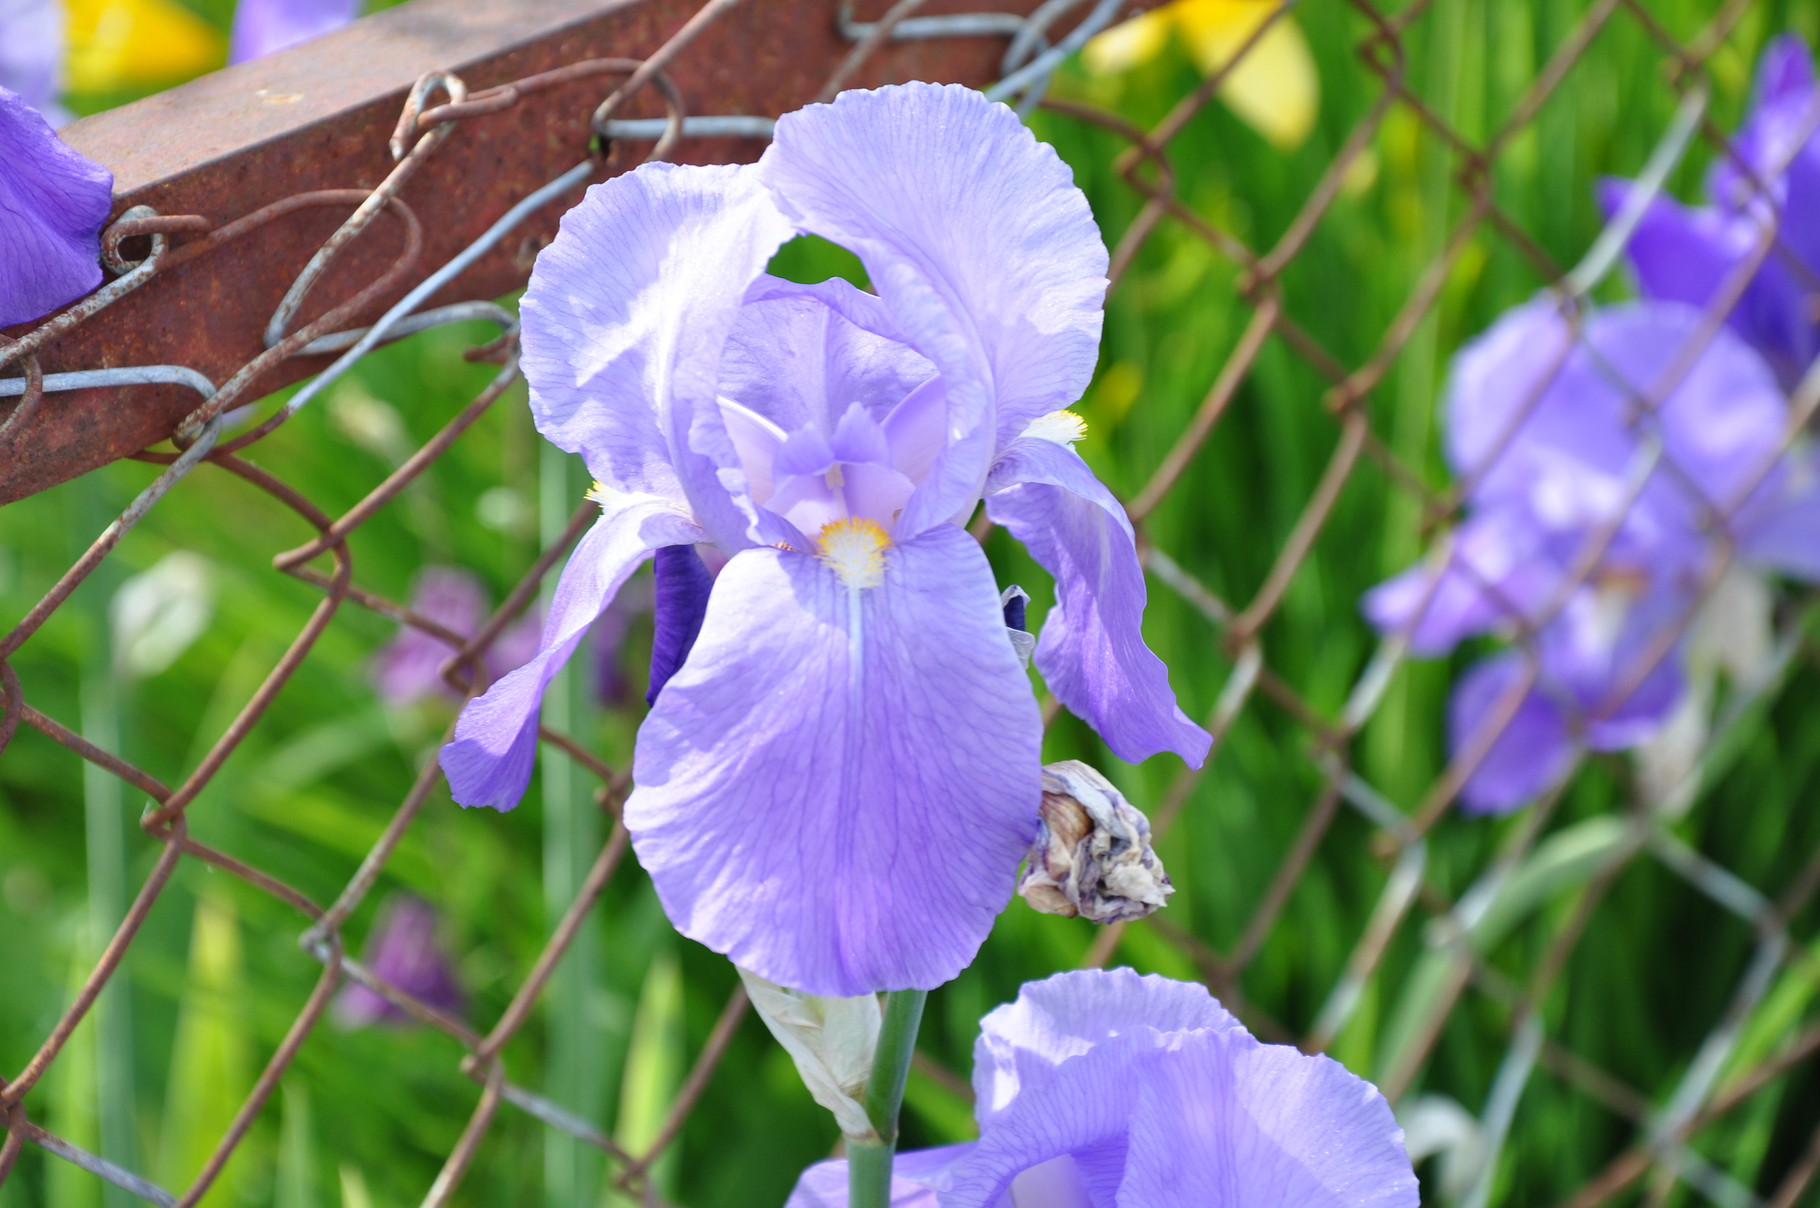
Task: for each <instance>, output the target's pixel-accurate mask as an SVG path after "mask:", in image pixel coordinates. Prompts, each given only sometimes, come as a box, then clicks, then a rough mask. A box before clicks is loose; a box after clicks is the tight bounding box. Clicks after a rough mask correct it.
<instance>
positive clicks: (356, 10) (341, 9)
mask: <svg viewBox="0 0 1820 1208" xmlns="http://www.w3.org/2000/svg"><path fill="white" fill-rule="evenodd" d="M359 15H360V0H240V3H239V4H238V5H236V6H235V9H234V33H233V37H232V38H231V39H230V42H229V48H228V62H230V63H244V62H246V61H247V60H248V59H257V58H259V57H260V56H262V55H269V54H272V53H273V52H274V51H280V50H283V49H284V48H285V47H287V46H295V45H296V44H297V43H299V42H305V41H308V40H309V39H311V38H316V37H321V36H322V35H323V34H326V33H328V32H329V31H331V30H336V29H340V28H341V27H342V26H344V25H346V24H347V23H348V22H350V21H352V20H353V19H354V18H355V17H357V16H359Z"/></svg>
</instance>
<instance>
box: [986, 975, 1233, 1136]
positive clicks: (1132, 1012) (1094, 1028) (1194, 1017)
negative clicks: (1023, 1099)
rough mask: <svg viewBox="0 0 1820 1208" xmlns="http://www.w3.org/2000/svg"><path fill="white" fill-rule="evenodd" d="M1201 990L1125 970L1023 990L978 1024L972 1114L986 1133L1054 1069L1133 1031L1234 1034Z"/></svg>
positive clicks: (1228, 1016)
mask: <svg viewBox="0 0 1820 1208" xmlns="http://www.w3.org/2000/svg"><path fill="white" fill-rule="evenodd" d="M1239 1026H1240V1024H1239V1021H1238V1020H1237V1019H1235V1018H1233V1016H1232V1013H1231V1012H1229V1011H1227V1010H1226V1008H1225V1007H1222V1006H1221V1005H1220V1004H1219V1002H1218V1001H1217V1000H1216V999H1215V998H1214V997H1213V995H1211V994H1209V993H1208V992H1207V987H1205V986H1202V985H1199V984H1197V983H1193V982H1180V981H1172V980H1170V979H1169V978H1166V977H1158V976H1157V975H1156V974H1145V975H1139V974H1138V973H1135V972H1133V971H1132V970H1130V969H1109V970H1105V971H1099V970H1092V971H1077V972H1073V973H1058V974H1056V975H1055V976H1053V977H1049V978H1045V979H1044V980H1042V981H1036V982H1028V983H1026V984H1025V985H1024V987H1023V989H1021V990H1020V991H1018V996H1017V999H1016V1000H1015V1001H1013V1002H1009V1003H1006V1004H1005V1005H1004V1006H1002V1007H998V1008H995V1009H994V1010H993V1011H992V1012H991V1013H990V1014H988V1015H987V1016H986V1018H985V1019H983V1020H981V1021H980V1038H979V1040H978V1041H977V1042H976V1043H975V1044H974V1046H973V1091H974V1097H975V1109H974V1110H975V1113H976V1114H977V1115H978V1116H979V1119H980V1123H981V1125H982V1126H985V1125H989V1124H990V1123H991V1122H992V1120H993V1119H994V1117H996V1116H997V1115H998V1113H999V1112H1001V1111H1003V1110H1004V1109H1005V1107H1006V1106H1007V1105H1008V1104H1010V1103H1011V1101H1012V1100H1013V1099H1015V1098H1016V1097H1017V1096H1018V1094H1019V1093H1020V1092H1022V1091H1024V1090H1028V1089H1030V1088H1032V1087H1037V1086H1041V1085H1042V1084H1043V1083H1045V1082H1047V1081H1048V1080H1049V1079H1050V1078H1051V1077H1052V1076H1053V1075H1054V1073H1055V1070H1056V1067H1057V1066H1059V1065H1060V1064H1061V1063H1062V1062H1064V1061H1067V1060H1068V1059H1069V1058H1071V1057H1079V1056H1081V1055H1082V1054H1083V1053H1087V1052H1090V1051H1092V1049H1093V1048H1094V1047H1095V1046H1096V1045H1099V1044H1101V1043H1103V1042H1105V1041H1107V1040H1110V1039H1112V1038H1113V1037H1114V1036H1118V1035H1121V1034H1123V1033H1126V1032H1129V1031H1132V1030H1133V1029H1134V1028H1135V1029H1139V1030H1142V1029H1145V1028H1154V1029H1156V1030H1158V1031H1162V1032H1181V1031H1193V1030H1197V1029H1211V1030H1214V1031H1219V1030H1223V1029H1226V1028H1236V1027H1239Z"/></svg>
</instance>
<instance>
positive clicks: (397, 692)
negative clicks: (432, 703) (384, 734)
mask: <svg viewBox="0 0 1820 1208" xmlns="http://www.w3.org/2000/svg"><path fill="white" fill-rule="evenodd" d="M410 607H411V611H412V612H414V613H417V614H418V615H419V616H421V617H423V618H424V619H425V620H429V621H434V622H436V623H437V624H438V625H441V626H442V627H443V628H444V629H447V630H449V631H450V632H451V633H458V634H460V635H462V636H463V637H472V636H473V635H474V634H475V633H476V632H478V631H479V629H480V626H481V623H482V622H483V621H485V620H486V615H487V595H486V589H485V588H484V587H482V586H481V583H480V580H479V579H477V578H476V577H475V576H474V575H473V574H471V573H470V572H468V571H465V570H462V569H460V568H459V567H452V566H430V567H425V568H424V570H423V572H422V573H421V574H419V575H418V577H417V582H416V584H415V586H413V587H412V589H411V602H410ZM537 631H538V624H537V621H536V619H535V618H533V617H524V618H521V619H520V620H518V621H516V622H514V623H513V624H511V625H508V626H506V628H505V630H504V631H503V632H501V633H500V635H499V637H498V638H497V639H496V640H495V641H494V642H493V644H492V645H490V646H488V647H487V650H486V653H485V654H484V655H483V656H482V662H483V663H484V664H485V666H486V670H487V678H488V679H489V680H495V679H498V678H499V677H500V676H502V675H504V674H506V673H507V672H508V671H511V670H512V669H513V668H515V667H520V666H523V665H524V663H525V661H526V660H528V659H529V658H530V657H531V656H532V655H533V654H535V653H536V651H537ZM458 649H459V647H456V646H451V645H450V644H449V643H447V642H445V641H443V640H442V639H441V638H439V637H436V636H434V635H433V634H428V633H425V632H424V631H423V630H421V629H418V628H417V627H416V626H414V625H403V626H400V627H399V630H398V635H397V636H396V637H394V638H393V639H392V640H391V641H390V642H389V643H387V644H386V647H385V648H384V649H383V650H381V651H380V652H379V654H378V656H377V657H376V658H375V659H374V661H373V684H374V686H375V687H376V688H378V689H379V695H380V698H381V699H383V700H384V701H385V702H386V703H388V704H393V705H407V704H410V703H411V702H412V701H416V700H422V699H424V698H425V697H430V696H442V697H447V698H449V699H451V700H458V699H460V694H459V693H457V692H456V691H455V689H454V688H452V687H450V686H449V684H448V681H446V680H444V679H443V678H442V674H441V668H442V665H443V663H445V662H447V661H448V659H449V657H450V656H451V655H453V654H455V653H456V651H457V650H458Z"/></svg>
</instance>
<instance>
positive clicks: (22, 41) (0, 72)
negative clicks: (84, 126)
mask: <svg viewBox="0 0 1820 1208" xmlns="http://www.w3.org/2000/svg"><path fill="white" fill-rule="evenodd" d="M62 62H63V7H62V6H61V5H60V4H58V3H56V0H0V88H10V89H12V90H13V91H14V92H16V93H18V94H19V98H20V99H21V100H23V101H24V102H25V103H26V104H28V105H30V106H31V107H32V108H33V109H36V110H37V111H38V112H39V113H42V114H44V116H45V119H46V120H47V121H49V122H51V123H52V124H53V125H55V124H59V123H60V122H61V120H62V119H63V113H62V111H61V110H59V109H57V108H56V107H55V104H54V102H55V100H56V97H57V69H58V67H59V66H61V64H62Z"/></svg>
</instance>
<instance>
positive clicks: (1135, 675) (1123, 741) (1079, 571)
mask: <svg viewBox="0 0 1820 1208" xmlns="http://www.w3.org/2000/svg"><path fill="white" fill-rule="evenodd" d="M987 490H988V494H987V496H986V512H987V514H988V515H989V516H991V517H992V519H993V521H994V523H997V524H1002V525H1004V526H1005V527H1006V528H1007V529H1009V530H1010V531H1011V535H1012V536H1014V537H1016V538H1017V539H1018V540H1019V541H1021V542H1023V544H1024V546H1025V548H1027V549H1028V550H1029V551H1030V553H1031V555H1032V556H1033V557H1034V558H1035V559H1036V560H1037V561H1038V562H1040V563H1041V564H1042V565H1043V567H1044V569H1046V570H1047V571H1049V573H1050V574H1052V575H1054V576H1055V590H1056V604H1055V607H1054V608H1052V609H1051V610H1050V612H1049V615H1048V617H1047V619H1045V621H1044V622H1043V628H1042V632H1041V634H1040V635H1039V636H1038V638H1037V643H1036V665H1037V668H1038V669H1039V670H1040V671H1041V672H1042V673H1043V679H1044V681H1045V682H1046V683H1047V684H1048V685H1049V687H1050V689H1051V690H1052V691H1053V692H1054V693H1055V694H1056V696H1057V697H1058V698H1060V700H1061V701H1062V703H1063V704H1065V705H1067V706H1068V707H1069V708H1070V709H1071V710H1073V711H1074V712H1075V713H1077V714H1079V715H1080V716H1081V717H1083V718H1085V719H1086V720H1087V721H1088V722H1089V723H1090V724H1092V726H1093V727H1094V729H1096V730H1098V731H1099V732H1100V734H1101V736H1103V737H1104V738H1105V739H1106V742H1107V745H1109V746H1110V747H1111V748H1112V749H1113V751H1114V752H1116V753H1117V754H1118V756H1119V758H1120V759H1124V760H1128V761H1130V762H1132V763H1136V762H1138V761H1139V760H1142V759H1145V758H1147V757H1148V756H1151V755H1154V754H1156V753H1157V752H1158V751H1174V752H1175V753H1176V754H1178V755H1180V756H1181V757H1182V758H1183V759H1184V760H1186V761H1187V762H1188V765H1189V766H1190V767H1199V766H1201V761H1202V760H1203V759H1205V758H1206V756H1207V750H1208V747H1209V746H1210V745H1211V744H1212V742H1213V738H1212V736H1211V735H1209V734H1208V733H1207V731H1205V730H1203V729H1201V727H1199V726H1197V725H1196V724H1195V723H1194V722H1192V721H1190V720H1189V718H1188V716H1187V714H1185V713H1183V712H1182V710H1181V708H1180V707H1179V706H1178V705H1177V704H1176V702H1175V693H1174V692H1173V691H1171V690H1170V687H1169V672H1168V669H1167V668H1166V667H1164V666H1163V660H1161V659H1159V658H1157V656H1156V655H1155V654H1153V653H1151V651H1150V648H1149V647H1148V646H1146V645H1145V644H1144V634H1143V628H1142V626H1143V619H1144V603H1145V599H1146V590H1145V586H1144V569H1143V567H1142V565H1141V564H1140V563H1139V562H1138V556H1137V537H1136V535H1135V533H1133V531H1132V528H1131V521H1130V520H1129V519H1128V518H1127V517H1126V515H1125V509H1124V507H1123V505H1121V504H1120V503H1119V501H1118V500H1117V499H1116V498H1114V497H1113V495H1112V492H1110V491H1108V490H1107V489H1106V488H1105V486H1103V485H1102V484H1101V483H1100V481H1099V480H1098V479H1097V478H1095V477H1094V476H1093V471H1092V470H1090V469H1088V468H1087V463H1086V462H1084V461H1082V460H1081V459H1080V456H1079V455H1078V454H1076V453H1075V452H1074V450H1073V449H1071V448H1069V447H1068V446H1066V445H1064V444H1061V443H1058V442H1055V441H1049V440H1042V439H1037V438H1027V439H1022V440H1018V441H1014V442H1013V443H1012V444H1011V446H1010V448H1008V449H1007V450H1006V451H1005V453H1004V455H1003V456H1002V457H1001V458H1000V459H999V461H998V464H997V465H996V466H994V467H993V472H992V477H991V479H990V480H989V482H988V486H987Z"/></svg>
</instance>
